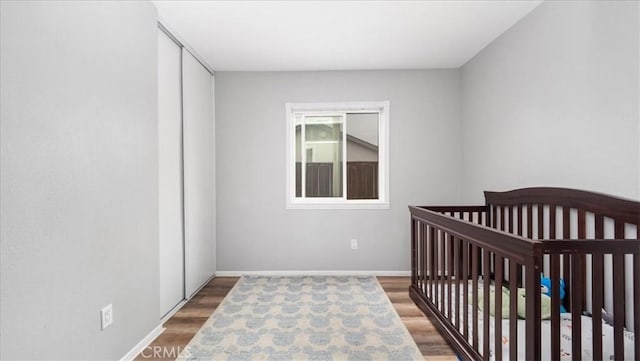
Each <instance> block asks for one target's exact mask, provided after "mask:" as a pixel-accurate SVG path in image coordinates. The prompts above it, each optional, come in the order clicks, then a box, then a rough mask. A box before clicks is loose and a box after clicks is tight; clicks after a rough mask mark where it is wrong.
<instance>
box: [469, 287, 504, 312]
mask: <svg viewBox="0 0 640 361" xmlns="http://www.w3.org/2000/svg"><path fill="white" fill-rule="evenodd" d="M501 293H502V318H509V289H508V288H505V287H502V292H501ZM472 297H473V295H470V296H469V302H472V300H473V298H472ZM483 307H484V291H483V289H482V288H481V289H479V290H478V308H479V309H480V311H482V310H483ZM495 309H496V289H495V287H494V286H490V287H489V314H490V315H491V316H494V317H495V313H496V312H495Z"/></svg>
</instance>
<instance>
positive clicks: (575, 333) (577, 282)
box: [571, 255, 583, 360]
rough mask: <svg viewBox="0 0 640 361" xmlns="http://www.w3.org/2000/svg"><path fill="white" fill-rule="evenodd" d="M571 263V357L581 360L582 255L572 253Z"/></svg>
mask: <svg viewBox="0 0 640 361" xmlns="http://www.w3.org/2000/svg"><path fill="white" fill-rule="evenodd" d="M571 259H572V260H571V263H572V265H573V270H572V272H571V274H572V278H573V279H572V281H573V282H572V283H573V288H572V289H571V293H572V298H573V301H572V302H571V316H572V317H571V358H572V359H573V360H582V287H583V283H582V273H580V271H579V270H580V269H581V268H582V256H581V255H572V257H571Z"/></svg>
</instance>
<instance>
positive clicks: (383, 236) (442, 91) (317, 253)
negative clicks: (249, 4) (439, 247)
mask: <svg viewBox="0 0 640 361" xmlns="http://www.w3.org/2000/svg"><path fill="white" fill-rule="evenodd" d="M459 85H460V79H459V72H458V71H457V70H429V71H351V72H281V73H273V72H265V73H260V72H258V73H244V72H216V134H217V138H216V154H217V158H216V181H217V197H218V198H217V203H216V205H217V209H219V210H220V211H219V212H218V214H217V236H218V239H217V242H218V246H217V247H218V248H217V250H218V251H217V254H218V267H217V271H218V272H224V271H238V270H240V271H250V270H378V271H385V270H389V271H407V270H409V263H410V259H409V227H408V224H409V211H408V209H407V206H408V205H409V204H420V203H447V202H448V203H450V202H452V201H455V200H457V199H458V196H459V194H458V192H459V185H458V184H457V181H458V179H459V174H460V169H459V165H460V143H459V134H460V111H459V99H460V86H459ZM379 100H389V101H390V102H391V108H390V109H391V111H390V153H389V155H390V204H391V206H390V208H389V209H386V210H300V209H298V210H287V209H285V205H286V198H285V160H286V159H285V158H286V150H285V124H286V119H285V103H286V102H337V101H379ZM351 238H356V239H358V240H359V241H360V249H358V250H356V251H352V250H351V249H350V248H349V240H350V239H351Z"/></svg>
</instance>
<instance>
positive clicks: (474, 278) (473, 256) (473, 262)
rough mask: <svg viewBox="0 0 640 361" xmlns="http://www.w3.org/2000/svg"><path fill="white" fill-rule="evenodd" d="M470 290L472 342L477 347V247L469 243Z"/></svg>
mask: <svg viewBox="0 0 640 361" xmlns="http://www.w3.org/2000/svg"><path fill="white" fill-rule="evenodd" d="M471 292H472V297H473V309H472V311H473V320H472V321H471V326H472V332H471V333H472V335H473V336H472V338H473V340H472V343H473V348H474V349H476V350H477V349H478V247H477V246H475V245H473V244H472V245H471Z"/></svg>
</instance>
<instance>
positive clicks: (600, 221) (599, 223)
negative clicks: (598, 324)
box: [592, 214, 604, 311]
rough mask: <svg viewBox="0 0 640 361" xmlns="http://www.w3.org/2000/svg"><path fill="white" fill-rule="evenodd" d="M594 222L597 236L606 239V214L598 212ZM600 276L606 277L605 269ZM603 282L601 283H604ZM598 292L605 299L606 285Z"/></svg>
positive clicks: (593, 288)
mask: <svg viewBox="0 0 640 361" xmlns="http://www.w3.org/2000/svg"><path fill="white" fill-rule="evenodd" d="M594 222H595V236H596V239H604V216H603V215H601V214H596V215H595V217H594ZM600 277H604V271H602V272H601V276H600ZM602 283H604V281H602ZM602 283H601V284H602ZM592 290H594V291H595V290H597V288H595V286H594V287H592ZM598 293H599V294H600V297H602V299H604V287H601V288H600V289H599V291H598ZM600 308H602V304H600ZM600 311H602V310H600Z"/></svg>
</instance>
